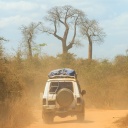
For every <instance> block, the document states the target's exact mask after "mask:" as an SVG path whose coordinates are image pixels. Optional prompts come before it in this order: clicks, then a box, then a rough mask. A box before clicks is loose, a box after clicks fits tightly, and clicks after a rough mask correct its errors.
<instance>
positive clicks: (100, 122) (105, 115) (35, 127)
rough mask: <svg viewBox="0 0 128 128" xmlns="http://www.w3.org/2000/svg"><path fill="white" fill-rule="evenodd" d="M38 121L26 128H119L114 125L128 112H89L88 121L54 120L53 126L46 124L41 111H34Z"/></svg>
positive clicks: (68, 118)
mask: <svg viewBox="0 0 128 128" xmlns="http://www.w3.org/2000/svg"><path fill="white" fill-rule="evenodd" d="M33 112H34V113H33V114H34V116H35V118H36V120H35V121H34V122H33V123H32V124H30V125H29V126H27V127H26V128H67V127H68V128H117V126H116V123H114V122H115V121H116V120H118V119H119V118H121V117H123V116H125V115H126V114H128V110H90V109H89V110H88V109H86V112H85V115H86V119H85V121H84V122H82V123H79V122H77V121H76V117H75V116H74V117H66V118H59V117H55V118H54V123H53V124H45V123H44V122H43V120H42V118H41V109H38V110H37V109H36V110H34V111H33Z"/></svg>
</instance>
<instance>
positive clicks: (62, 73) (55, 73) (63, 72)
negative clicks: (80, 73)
mask: <svg viewBox="0 0 128 128" xmlns="http://www.w3.org/2000/svg"><path fill="white" fill-rule="evenodd" d="M48 77H49V78H50V79H51V78H76V77H77V74H76V72H75V70H73V69H70V68H63V69H56V70H52V71H51V72H50V73H49V74H48Z"/></svg>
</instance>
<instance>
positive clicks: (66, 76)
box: [49, 75, 76, 79]
mask: <svg viewBox="0 0 128 128" xmlns="http://www.w3.org/2000/svg"><path fill="white" fill-rule="evenodd" d="M49 78H50V79H53V78H74V79H75V78H76V77H75V76H70V75H54V76H50V77H49Z"/></svg>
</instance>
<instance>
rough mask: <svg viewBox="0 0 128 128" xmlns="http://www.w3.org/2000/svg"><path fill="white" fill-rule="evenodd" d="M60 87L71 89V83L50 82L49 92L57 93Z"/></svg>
mask: <svg viewBox="0 0 128 128" xmlns="http://www.w3.org/2000/svg"><path fill="white" fill-rule="evenodd" d="M62 88H67V89H70V90H71V91H73V84H72V82H51V83H50V89H49V93H51V94H54V93H57V92H58V91H59V90H60V89H62Z"/></svg>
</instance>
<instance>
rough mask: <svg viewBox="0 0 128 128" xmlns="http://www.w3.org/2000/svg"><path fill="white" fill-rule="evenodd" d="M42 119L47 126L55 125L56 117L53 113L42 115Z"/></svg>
mask: <svg viewBox="0 0 128 128" xmlns="http://www.w3.org/2000/svg"><path fill="white" fill-rule="evenodd" d="M42 118H43V120H44V122H45V123H46V124H51V123H53V119H54V116H53V114H51V113H42Z"/></svg>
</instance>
